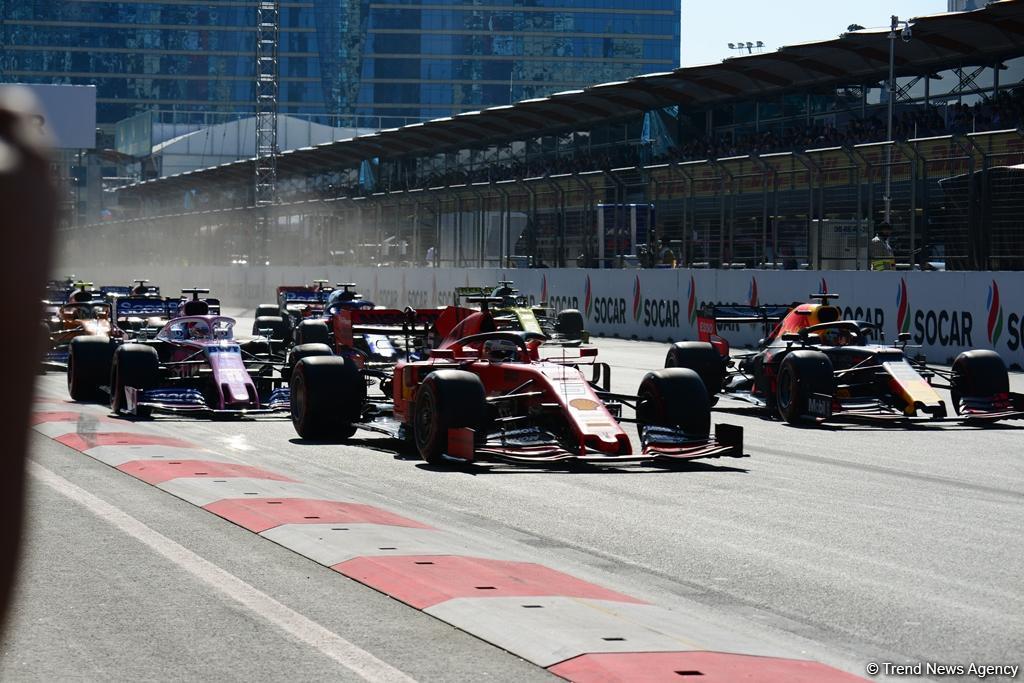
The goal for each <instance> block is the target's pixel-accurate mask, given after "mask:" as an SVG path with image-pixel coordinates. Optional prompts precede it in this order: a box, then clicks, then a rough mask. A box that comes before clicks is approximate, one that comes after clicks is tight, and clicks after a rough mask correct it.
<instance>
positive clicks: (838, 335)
mask: <svg viewBox="0 0 1024 683" xmlns="http://www.w3.org/2000/svg"><path fill="white" fill-rule="evenodd" d="M821 338H822V342H823V343H824V344H826V345H827V346H849V345H850V344H852V343H853V342H854V338H853V332H852V331H850V330H848V329H846V328H845V327H840V328H836V329H831V330H825V331H823V332H822V333H821Z"/></svg>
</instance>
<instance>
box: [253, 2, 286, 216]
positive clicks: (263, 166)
mask: <svg viewBox="0 0 1024 683" xmlns="http://www.w3.org/2000/svg"><path fill="white" fill-rule="evenodd" d="M280 18H281V8H280V3H279V2H278V0H257V3H256V162H255V167H256V178H255V182H256V187H255V190H256V191H255V201H256V205H257V206H268V205H270V204H273V203H274V202H275V201H276V200H277V71H278V62H277V47H278V38H279V35H280Z"/></svg>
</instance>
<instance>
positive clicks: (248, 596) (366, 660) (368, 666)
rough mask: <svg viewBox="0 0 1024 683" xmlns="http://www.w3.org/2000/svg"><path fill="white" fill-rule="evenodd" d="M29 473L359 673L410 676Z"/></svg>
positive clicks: (109, 510) (35, 470)
mask: <svg viewBox="0 0 1024 683" xmlns="http://www.w3.org/2000/svg"><path fill="white" fill-rule="evenodd" d="M29 472H30V474H31V475H32V476H33V477H34V478H36V479H38V480H39V481H41V482H42V483H44V484H46V485H47V486H49V487H50V488H52V489H53V490H54V491H56V492H57V493H59V494H61V495H62V496H64V497H66V498H69V499H70V500H72V501H74V502H76V503H78V504H79V505H81V506H82V507H84V508H86V509H87V510H89V511H90V512H92V513H93V514H94V515H96V516H97V517H99V518H100V519H102V520H104V521H106V522H107V523H109V524H111V525H113V526H115V527H117V528H118V529H120V530H121V531H123V532H124V533H126V534H128V535H129V536H131V537H132V538H134V539H136V540H137V541H139V542H141V543H143V544H144V545H146V546H148V547H149V548H150V549H152V550H154V551H155V552H157V553H159V554H160V555H163V556H164V557H165V558H167V559H168V560H170V561H171V562H173V563H174V564H176V565H177V566H178V567H180V568H181V569H183V570H185V571H186V572H188V573H189V574H191V575H192V576H194V577H195V578H197V579H199V580H200V581H202V582H203V583H205V584H206V585H207V586H209V587H210V588H213V589H214V590H216V591H218V592H220V593H222V594H223V595H225V596H227V597H229V598H231V599H232V600H234V601H236V602H238V603H239V604H241V605H242V606H244V607H246V608H248V609H249V610H251V611H252V612H254V613H255V614H256V615H258V616H260V617H262V618H263V619H264V620H266V621H268V622H270V623H271V624H273V625H274V626H276V627H278V628H279V629H281V630H282V631H284V632H285V633H288V634H290V635H292V636H293V637H295V638H297V639H298V640H300V641H302V642H303V643H306V644H307V645H309V646H311V647H313V648H315V649H316V650H318V651H320V652H321V653H322V654H324V655H326V656H327V657H329V658H331V659H333V660H334V661H335V662H337V663H338V664H340V665H342V666H343V667H345V668H346V669H349V670H350V671H352V672H354V673H355V674H357V675H359V676H361V677H362V678H364V679H366V680H369V681H395V682H399V681H401V682H402V683H406V682H410V681H413V680H414V679H412V678H410V677H409V676H407V675H406V674H404V673H402V672H401V671H399V670H398V669H396V668H394V667H392V666H391V665H389V664H387V663H386V662H383V661H381V660H380V659H377V658H376V657H374V656H373V655H372V654H370V653H369V652H367V651H365V650H363V649H361V648H359V647H358V646H356V645H354V644H353V643H350V642H349V641H347V640H345V639H344V638H342V637H341V636H339V635H337V634H336V633H333V632H331V631H329V630H328V629H326V628H324V627H323V626H321V625H320V624H318V623H316V622H315V621H312V620H310V619H308V618H306V617H304V616H303V615H301V614H299V613H298V612H296V611H295V610H293V609H291V608H290V607H287V606H285V605H283V604H281V603H280V602H278V601H277V600H275V599H274V598H272V597H270V596H269V595H267V594H266V593H263V592H262V591H260V590H258V589H257V588H254V587H253V586H251V585H249V584H248V583H246V582H245V581H242V580H241V579H239V578H238V577H237V576H235V575H234V574H230V573H228V572H226V571H225V570H223V569H221V568H220V567H218V566H217V565H215V564H213V563H212V562H210V561H209V560H206V559H204V558H202V557H200V556H199V555H197V554H195V553H194V552H192V551H191V550H189V549H188V548H185V547H184V546H182V545H179V544H178V543H176V542H174V541H172V540H171V539H169V538H167V537H166V536H164V535H163V534H161V533H159V532H157V531H155V530H153V529H151V528H150V527H148V526H146V525H145V524H143V523H142V522H140V521H139V520H137V519H136V518H134V517H132V516H131V515H129V514H128V513H126V512H124V511H123V510H121V509H119V508H117V507H114V506H113V505H111V504H110V503H107V502H106V501H104V500H102V499H100V498H97V497H96V496H94V495H93V494H91V493H89V492H88V491H86V490H85V489H83V488H80V487H78V486H76V485H75V484H72V483H71V482H70V481H68V480H67V479H65V478H63V477H61V476H60V475H58V474H56V473H54V472H52V471H50V470H48V469H47V468H45V467H43V466H42V465H40V464H38V463H35V462H30V463H29Z"/></svg>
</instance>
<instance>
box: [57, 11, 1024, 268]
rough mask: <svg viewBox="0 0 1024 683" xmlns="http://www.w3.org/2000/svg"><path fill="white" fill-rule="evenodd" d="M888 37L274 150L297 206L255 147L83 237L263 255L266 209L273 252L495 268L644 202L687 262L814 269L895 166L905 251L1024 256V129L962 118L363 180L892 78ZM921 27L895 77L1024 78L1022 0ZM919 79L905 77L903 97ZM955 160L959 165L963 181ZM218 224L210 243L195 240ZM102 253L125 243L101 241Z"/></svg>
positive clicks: (571, 239) (152, 188) (158, 189)
mask: <svg viewBox="0 0 1024 683" xmlns="http://www.w3.org/2000/svg"><path fill="white" fill-rule="evenodd" d="M888 34H889V27H885V28H879V29H864V30H856V31H853V32H848V33H845V34H843V35H841V36H840V37H838V38H835V39H831V40H826V41H821V42H816V43H806V44H802V45H795V46H789V47H784V48H781V49H780V50H779V51H777V52H774V53H765V54H754V55H747V56H743V57H736V58H731V59H727V60H725V61H723V62H721V63H720V64H709V65H703V66H696V67H686V68H681V69H677V70H675V71H673V72H670V73H659V74H649V75H645V76H638V77H636V78H633V79H630V80H628V81H623V82H617V83H605V84H600V85H595V86H593V87H590V88H586V89H584V90H575V91H570V92H564V93H558V94H555V95H552V96H550V97H546V98H539V99H534V100H526V101H522V102H518V103H516V104H513V105H507V106H501V107H494V108H491V109H487V110H484V111H479V112H472V113H467V114H461V115H457V116H453V117H447V118H444V119H438V120H434V121H430V122H426V123H421V124H414V125H410V126H404V127H402V128H395V129H388V130H382V131H379V132H377V133H374V134H371V135H363V136H358V137H354V138H350V139H348V140H342V141H337V142H331V143H325V144H322V145H316V146H313V147H307V148H303V149H297V150H293V151H290V152H286V153H283V154H281V155H280V156H279V157H278V160H277V161H278V163H277V175H278V182H279V190H280V197H281V199H282V200H283V203H278V204H276V205H274V206H273V207H272V208H270V207H268V206H267V205H261V204H258V203H254V202H253V198H252V194H251V193H252V190H251V188H252V185H251V182H252V181H251V178H252V177H253V167H252V165H254V164H255V163H257V160H252V159H250V160H246V161H239V162H234V163H228V164H223V165H221V166H217V167H214V168H210V169H204V170H200V171H193V172H190V173H183V174H180V175H176V176H170V177H166V178H161V179H158V180H152V181H146V182H141V183H136V184H134V185H131V186H127V187H125V188H121V189H120V190H119V191H118V193H117V196H118V199H119V202H120V207H119V214H118V217H119V218H121V220H115V221H108V222H107V223H105V224H98V225H96V226H92V230H91V231H90V230H88V229H87V230H85V231H82V233H81V234H80V235H76V236H74V243H75V245H76V246H75V247H74V248H75V249H77V250H79V251H84V250H88V249H90V248H92V246H94V245H110V244H111V243H113V242H118V241H119V240H118V239H117V235H119V234H123V235H124V236H125V242H124V243H125V244H128V243H129V242H130V241H134V243H135V244H136V246H135V249H134V251H133V253H136V254H144V253H153V254H157V255H158V254H161V253H163V251H165V250H166V249H168V248H169V247H168V246H167V245H168V244H175V245H179V246H177V247H175V248H180V245H181V243H182V240H181V239H179V238H173V239H172V236H173V235H179V236H180V235H183V234H185V233H186V232H188V233H189V234H193V233H191V232H189V231H194V235H195V236H196V239H195V240H194V244H196V245H197V246H196V251H195V254H194V255H193V256H191V257H189V261H190V262H204V263H207V262H208V263H211V264H213V263H220V262H225V260H227V261H228V262H229V261H230V257H231V255H232V254H233V253H248V254H260V253H261V248H260V247H259V245H258V240H257V243H256V244H255V245H254V244H253V242H252V241H251V240H250V241H249V242H247V241H246V240H247V239H250V238H248V237H246V235H247V234H250V233H249V232H248V231H250V230H251V226H252V225H253V224H254V223H255V224H258V223H259V216H260V215H264V214H265V215H271V216H274V217H275V223H274V225H275V234H274V248H273V253H272V254H267V261H268V262H273V263H275V264H289V265H292V264H295V265H298V264H311V263H320V262H323V263H346V264H351V263H354V262H366V263H382V262H395V260H396V259H394V258H393V257H392V256H391V255H390V252H389V255H388V256H387V257H386V258H382V257H381V255H380V254H371V253H370V252H371V251H372V250H373V249H374V248H376V247H380V248H381V249H383V245H385V244H396V243H397V244H402V243H406V244H408V245H409V249H408V254H403V258H404V259H406V260H409V261H413V262H415V261H417V260H421V259H422V258H423V255H424V253H425V252H426V251H427V250H428V249H429V248H431V247H434V249H431V253H433V254H435V263H437V264H438V265H455V266H460V265H461V266H464V265H496V264H497V263H499V262H505V259H507V258H509V257H513V256H515V257H519V256H523V257H529V258H530V259H532V260H533V262H534V263H547V264H549V265H554V266H568V265H574V264H575V265H581V264H587V263H589V262H591V259H592V258H593V254H594V240H595V233H594V226H595V225H596V222H595V215H596V214H597V213H598V212H599V208H598V207H599V206H601V205H607V204H613V205H616V206H625V205H630V204H634V205H649V206H651V207H653V211H652V214H653V215H652V216H649V217H648V220H650V222H651V224H652V225H654V226H655V230H653V231H651V234H652V235H656V236H657V239H659V240H662V239H667V240H669V241H670V242H671V243H672V248H673V250H674V251H675V253H676V254H677V255H678V256H679V257H680V258H679V262H680V263H685V264H687V265H692V266H694V267H761V268H788V267H792V266H793V264H796V267H804V265H802V264H807V263H813V262H816V261H820V260H821V259H822V258H824V254H812V253H810V250H811V249H813V247H812V246H811V245H812V243H813V242H812V239H811V237H812V233H813V231H814V230H816V229H818V227H820V226H824V225H829V224H830V223H828V222H829V221H844V222H845V224H847V225H856V226H870V224H871V222H872V221H875V220H878V217H879V215H880V211H879V207H881V206H882V205H883V204H884V201H885V197H884V195H885V194H889V193H885V192H884V187H885V182H884V180H885V178H886V177H887V176H888V175H889V174H890V173H891V178H892V185H893V187H892V193H891V200H892V204H893V206H892V212H893V225H894V232H895V236H896V238H897V239H898V240H900V242H899V244H898V246H897V247H896V248H897V258H898V260H899V261H900V262H901V263H902V264H904V265H909V264H912V263H914V262H915V261H916V260H917V259H919V256H918V252H920V251H921V250H922V249H924V248H926V247H930V246H934V247H936V248H937V249H939V250H940V251H941V252H942V254H941V255H942V256H943V257H944V259H945V262H946V265H947V267H949V268H951V269H962V270H968V269H986V268H987V269H1015V270H1016V269H1022V268H1024V229H1022V228H1021V227H1020V223H1019V221H1014V220H1012V218H1011V217H1012V216H1014V215H1020V214H1024V194H1021V190H1020V187H1021V186H1020V184H1019V182H1018V180H1019V176H1020V174H1019V172H1013V173H1004V172H1002V171H997V170H996V169H998V168H1003V167H1012V166H1019V165H1021V164H1022V163H1024V131H1019V130H1015V129H1009V130H1006V129H1004V130H997V129H993V128H988V129H987V132H986V131H982V130H973V129H972V128H971V127H966V128H961V129H959V130H941V131H938V132H933V133H929V135H932V136H934V137H924V138H920V137H917V136H916V134H914V135H910V134H905V135H904V136H903V137H902V138H901V139H900V140H896V141H888V142H887V141H884V140H883V139H882V138H881V137H878V138H874V139H872V140H868V141H864V142H862V143H861V142H858V141H856V140H855V141H852V142H850V141H846V142H844V143H841V144H838V143H837V146H834V147H829V146H827V145H818V147H819V148H818V149H811V148H810V147H812V146H813V145H805V146H804V147H806V148H799V149H789V151H780V152H777V153H772V154H768V153H761V154H750V155H748V154H745V153H744V150H738V151H733V152H730V156H728V157H727V156H726V155H721V156H720V157H719V158H708V159H701V158H699V157H696V158H692V157H691V158H692V159H693V160H671V159H669V160H668V162H667V163H665V161H666V160H665V159H660V160H652V159H650V158H649V157H645V156H644V155H642V154H641V155H637V156H636V157H635V158H631V159H630V160H629V161H628V162H624V163H622V164H621V165H619V166H608V165H600V166H598V165H592V166H580V165H575V166H572V167H568V168H567V167H565V166H564V165H563V166H562V167H560V168H556V167H553V166H545V165H544V164H543V161H544V160H543V159H542V160H541V162H542V163H541V170H536V167H534V168H533V169H531V171H530V172H531V173H533V175H519V176H513V177H497V178H486V177H485V178H484V179H483V180H480V179H477V178H472V177H466V176H463V177H461V178H459V177H458V176H455V177H454V179H442V180H440V181H436V182H435V181H432V180H431V181H430V182H428V183H426V184H423V183H420V184H408V183H401V182H399V183H397V184H391V185H388V184H380V183H373V184H368V183H364V181H363V173H362V172H361V171H362V169H363V168H364V167H365V166H367V165H371V164H372V166H371V168H370V170H369V171H368V172H367V173H366V176H367V177H370V176H371V175H372V173H375V172H376V169H381V170H383V169H384V168H385V167H389V168H391V169H393V170H397V171H399V172H401V171H403V170H404V168H405V167H406V166H407V165H409V164H410V163H412V162H416V161H417V160H418V159H420V158H425V157H430V158H436V159H440V160H441V161H442V162H443V163H444V164H445V166H446V168H447V167H448V166H449V165H454V166H455V168H456V169H457V168H458V167H459V165H460V164H463V163H465V162H466V161H467V160H470V159H473V158H477V157H479V158H482V159H483V160H484V163H488V157H486V155H480V154H479V152H481V151H483V152H486V151H487V149H488V147H493V146H495V145H501V144H507V143H508V142H509V141H520V144H523V143H522V141H526V143H527V144H528V143H530V142H531V141H537V145H538V147H539V146H540V138H541V137H543V138H544V139H545V140H548V139H550V140H552V141H555V140H556V138H559V137H560V136H567V137H568V138H570V139H574V136H575V135H576V133H575V131H585V132H587V135H588V136H589V134H590V131H593V130H594V129H596V128H598V127H600V126H609V125H620V124H621V125H627V124H629V122H633V123H636V122H637V120H638V119H639V118H641V117H642V116H643V115H644V114H645V113H647V112H654V111H659V110H661V109H663V108H666V107H670V106H678V108H679V110H680V111H681V110H683V109H685V108H688V107H689V108H693V109H695V110H698V109H703V110H708V111H710V110H711V109H712V108H714V107H718V106H721V105H725V104H728V103H736V102H744V101H749V100H751V99H757V98H771V97H780V96H781V95H783V94H785V93H794V92H795V93H810V92H813V91H815V90H818V91H821V90H826V91H827V90H829V89H831V90H832V91H833V92H835V91H836V90H837V89H840V90H844V91H845V90H846V89H850V90H856V91H858V92H859V93H861V94H860V95H859V97H864V95H863V93H864V92H866V90H867V89H869V88H872V87H875V88H877V87H878V84H879V83H881V82H883V81H884V80H885V78H886V77H887V73H888V67H889V49H888V48H889V45H888V43H889V37H888ZM913 35H914V40H913V41H911V42H909V43H903V42H900V44H899V45H898V52H897V53H896V55H895V59H894V68H895V71H896V75H897V76H898V77H899V78H902V79H906V81H905V83H906V82H908V81H912V80H913V79H924V83H923V89H924V91H925V93H927V92H928V83H929V81H935V82H939V81H938V77H937V76H936V74H938V73H939V72H940V71H941V72H943V73H944V74H945V75H944V76H943V77H942V78H948V77H949V76H950V75H951V74H952V76H953V77H952V81H953V82H952V83H950V82H949V80H944V81H941V83H942V89H941V92H942V93H946V95H945V97H947V98H950V97H952V98H953V102H958V101H959V97H960V96H961V94H962V93H963V91H964V88H965V84H967V83H969V82H973V81H974V79H975V75H976V73H977V68H979V67H984V68H985V69H987V70H988V73H989V74H990V75H991V74H992V72H993V71H994V72H995V74H994V75H991V81H992V82H991V83H989V84H987V85H986V86H984V87H986V88H987V91H986V93H985V96H986V97H988V96H995V95H996V94H997V93H1002V92H1008V91H1009V89H1010V88H1015V89H1016V91H1017V93H1018V95H1020V94H1024V81H1022V80H1021V79H1020V75H1019V72H1020V67H1021V65H1022V64H1024V0H1000V1H998V2H990V3H989V4H988V5H987V7H986V8H985V9H981V10H976V11H972V12H965V13H960V14H940V15H934V16H928V17H918V18H915V19H914V20H913ZM1007 64H1010V65H1011V66H1012V67H1013V69H1014V71H1011V72H1009V73H1015V74H1017V75H1016V76H1014V78H1013V80H1006V79H1001V78H1000V77H999V73H998V72H999V71H1000V70H1004V69H1008V67H1007V66H1006V65H1007ZM904 87H905V88H910V87H911V86H910V85H905V86H904ZM975 90H979V89H975ZM904 94H905V93H902V92H898V93H894V95H896V96H897V101H903V99H904V98H903V95H904ZM925 97H926V100H927V94H926V95H925ZM709 121H710V119H709ZM1014 125H1016V124H1014ZM946 133H948V134H946ZM883 135H884V133H883ZM626 142H627V143H629V142H630V141H628V140H627V141H626ZM617 144H618V143H617ZM371 172H372V173H371ZM396 175H400V174H396ZM957 177H959V178H961V179H962V180H961V181H957V182H953V181H952V180H951V179H952V178H957ZM339 188H340V190H339ZM190 191H192V192H195V193H196V196H198V197H199V199H200V200H201V201H200V203H199V204H198V206H199V207H200V210H199V211H184V210H183V207H182V206H181V197H182V195H183V193H188V192H190ZM254 219H255V220H254ZM831 225H836V223H831ZM867 229H869V228H867ZM182 231H185V232H182ZM496 231H498V232H500V233H501V235H500V238H498V237H496ZM146 240H148V242H146ZM168 240H170V242H168ZM202 240H206V242H205V244H207V245H209V246H208V247H203V246H199V245H201V244H203V243H204V242H202ZM65 243H66V244H72V240H71V239H69V240H67V241H65ZM189 243H193V242H189ZM495 244H500V245H501V247H500V250H499V251H493V250H492V247H493V245H495ZM818 244H822V242H821V241H819V242H818ZM446 245H447V246H446ZM649 246H652V247H653V246H654V244H653V243H652V244H651V245H649ZM360 251H364V252H366V253H365V254H361V253H360ZM175 254H176V256H177V255H178V252H175ZM96 256H97V258H98V259H102V258H105V257H108V256H110V254H109V253H107V252H105V251H103V250H102V249H101V250H100V251H99V252H98V253H97V254H96ZM156 258H157V260H158V261H159V257H158V256H157V257H156ZM97 262H99V261H97Z"/></svg>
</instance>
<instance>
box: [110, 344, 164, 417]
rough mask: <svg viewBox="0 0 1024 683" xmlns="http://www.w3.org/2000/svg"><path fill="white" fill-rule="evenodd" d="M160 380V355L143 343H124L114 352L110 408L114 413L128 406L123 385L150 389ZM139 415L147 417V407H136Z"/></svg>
mask: <svg viewBox="0 0 1024 683" xmlns="http://www.w3.org/2000/svg"><path fill="white" fill-rule="evenodd" d="M159 381H160V357H159V356H158V354H157V352H156V349H153V348H150V347H149V346H146V345H145V344H124V345H123V346H121V347H119V348H118V349H117V353H115V354H114V363H113V368H112V369H111V371H110V408H111V410H113V411H114V412H115V413H119V412H121V411H122V410H127V408H128V397H127V394H126V393H125V387H134V388H135V389H141V390H146V389H152V388H153V387H155V386H156V385H157V384H158V382H159ZM135 414H136V415H138V416H139V417H149V414H150V410H149V409H148V408H136V409H135Z"/></svg>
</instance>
